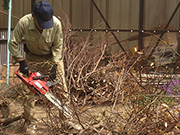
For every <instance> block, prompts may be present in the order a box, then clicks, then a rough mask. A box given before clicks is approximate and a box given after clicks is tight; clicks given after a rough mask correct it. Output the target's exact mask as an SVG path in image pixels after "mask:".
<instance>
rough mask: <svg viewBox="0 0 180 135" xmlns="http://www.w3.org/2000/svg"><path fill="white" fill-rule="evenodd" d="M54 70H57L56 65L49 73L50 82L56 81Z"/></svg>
mask: <svg viewBox="0 0 180 135" xmlns="http://www.w3.org/2000/svg"><path fill="white" fill-rule="evenodd" d="M56 68H57V65H56V64H55V65H54V66H53V67H52V69H51V71H50V75H49V78H50V79H51V80H54V79H56Z"/></svg>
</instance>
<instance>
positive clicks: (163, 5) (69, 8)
mask: <svg viewBox="0 0 180 135" xmlns="http://www.w3.org/2000/svg"><path fill="white" fill-rule="evenodd" d="M38 1H40V0H36V1H35V2H38ZM47 1H49V2H50V3H51V5H52V6H53V8H54V13H55V15H56V16H61V15H62V10H63V11H64V12H65V13H66V14H67V16H68V17H69V20H70V22H71V23H72V28H76V29H98V28H99V29H106V28H107V27H106V25H105V23H104V21H103V19H102V17H101V16H100V14H99V13H98V12H97V9H96V8H95V6H94V5H93V3H92V0H47ZM94 1H95V3H96V4H97V6H98V8H99V9H100V11H101V12H102V14H103V16H104V17H105V18H106V20H107V22H108V23H109V25H110V26H111V28H112V29H133V30H134V29H135V30H138V29H139V5H140V0H94ZM179 1H180V0H144V2H145V3H144V4H145V6H144V8H145V11H144V25H143V27H144V29H146V30H150V29H155V28H157V27H158V26H164V25H166V24H167V22H168V20H169V19H170V17H171V15H172V13H173V11H174V9H175V8H176V6H177V5H178V3H179ZM0 5H3V0H0ZM30 12H31V0H12V28H14V27H15V25H16V23H17V21H18V18H20V17H22V16H23V15H25V14H27V13H30ZM7 13H8V11H7V10H4V9H3V6H0V28H7V25H8V16H7V15H8V14H7ZM169 28H170V29H174V30H179V29H180V8H179V10H178V11H177V12H176V14H175V16H174V18H173V20H172V22H171V23H170V25H169ZM82 33H83V34H84V33H85V32H82ZM115 34H116V35H117V37H118V39H119V40H120V41H121V40H124V39H127V38H128V37H131V36H135V35H137V34H138V32H116V33H115ZM0 38H1V37H0ZM122 45H123V47H124V48H129V47H130V48H131V47H132V46H137V45H138V40H136V41H133V42H128V45H127V43H126V42H123V43H122ZM113 47H115V48H116V47H117V48H118V45H117V44H115V45H114V46H113Z"/></svg>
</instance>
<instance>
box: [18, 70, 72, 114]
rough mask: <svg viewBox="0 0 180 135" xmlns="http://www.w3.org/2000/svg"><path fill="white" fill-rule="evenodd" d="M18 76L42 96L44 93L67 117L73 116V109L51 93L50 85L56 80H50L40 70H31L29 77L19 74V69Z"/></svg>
mask: <svg viewBox="0 0 180 135" xmlns="http://www.w3.org/2000/svg"><path fill="white" fill-rule="evenodd" d="M16 75H17V77H19V78H20V79H21V80H22V82H23V83H24V84H25V85H26V86H27V87H28V88H29V89H30V90H31V91H32V92H34V93H36V94H38V95H40V96H42V95H44V96H45V97H46V98H47V99H48V100H49V101H51V102H52V103H53V104H54V105H55V106H57V107H58V108H59V109H60V110H61V111H62V112H63V113H64V114H65V115H66V116H67V117H72V111H71V110H70V109H69V108H68V107H67V106H65V105H62V103H61V102H60V100H59V99H57V98H56V97H55V96H54V95H52V93H50V91H49V90H50V87H51V86H53V85H55V84H57V83H58V82H59V81H60V79H59V80H57V81H56V82H51V81H48V78H49V76H48V75H42V74H41V73H40V72H31V71H29V77H28V78H26V77H23V76H22V75H21V74H19V69H18V70H17V71H16Z"/></svg>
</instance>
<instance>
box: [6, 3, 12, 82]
mask: <svg viewBox="0 0 180 135" xmlns="http://www.w3.org/2000/svg"><path fill="white" fill-rule="evenodd" d="M11 5H12V0H9V14H8V40H7V72H6V73H7V78H6V84H9V61H10V53H9V41H10V37H11V9H12V6H11Z"/></svg>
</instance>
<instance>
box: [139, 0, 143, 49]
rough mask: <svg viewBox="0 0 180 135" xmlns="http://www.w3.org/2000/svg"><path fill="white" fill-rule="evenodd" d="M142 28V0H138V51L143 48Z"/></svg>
mask: <svg viewBox="0 0 180 135" xmlns="http://www.w3.org/2000/svg"><path fill="white" fill-rule="evenodd" d="M143 29H144V0H140V5H139V51H141V50H142V49H143V32H142V30H143Z"/></svg>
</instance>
